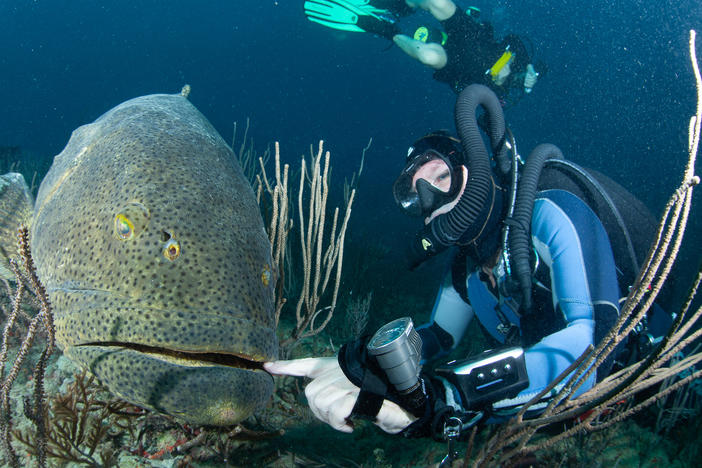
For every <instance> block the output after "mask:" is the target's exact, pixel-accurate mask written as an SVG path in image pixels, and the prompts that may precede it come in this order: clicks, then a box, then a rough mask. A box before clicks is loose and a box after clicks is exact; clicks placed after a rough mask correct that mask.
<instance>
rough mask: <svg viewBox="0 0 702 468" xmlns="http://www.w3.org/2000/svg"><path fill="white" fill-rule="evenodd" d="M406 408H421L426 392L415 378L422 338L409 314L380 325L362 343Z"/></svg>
mask: <svg viewBox="0 0 702 468" xmlns="http://www.w3.org/2000/svg"><path fill="white" fill-rule="evenodd" d="M366 348H367V349H368V353H369V354H371V355H372V356H374V357H375V358H376V360H377V361H378V365H379V366H380V368H381V369H383V371H384V372H385V375H387V377H388V380H389V381H390V383H392V384H393V386H394V387H395V388H396V389H397V391H398V392H400V396H401V397H402V399H403V400H405V402H406V403H407V405H408V406H409V407H410V410H411V411H412V412H413V413H415V412H422V411H423V408H424V403H425V401H426V395H425V394H424V388H423V385H422V384H421V383H422V382H421V380H420V379H419V371H420V370H421V366H420V365H419V361H420V359H421V357H422V339H421V338H420V336H419V333H417V330H415V329H414V323H413V322H412V319H411V318H409V317H402V318H399V319H396V320H393V321H392V322H390V323H387V324H385V325H383V326H382V327H380V329H378V331H377V332H375V335H373V337H372V338H371V339H370V341H369V342H368V344H367V345H366Z"/></svg>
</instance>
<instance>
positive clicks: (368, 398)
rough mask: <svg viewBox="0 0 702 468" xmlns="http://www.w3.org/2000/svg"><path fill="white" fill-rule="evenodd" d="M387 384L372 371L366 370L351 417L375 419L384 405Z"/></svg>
mask: <svg viewBox="0 0 702 468" xmlns="http://www.w3.org/2000/svg"><path fill="white" fill-rule="evenodd" d="M386 390H387V386H386V385H385V383H383V381H381V380H380V379H379V378H378V377H377V376H376V375H375V374H373V373H372V372H366V373H365V374H364V376H363V382H362V383H361V391H360V392H359V394H358V398H357V399H356V404H354V405H353V409H352V410H351V416H350V417H351V418H356V417H358V418H363V419H368V420H369V421H375V419H376V418H377V417H378V413H379V412H380V407H381V406H383V400H384V398H383V397H382V396H381V395H385V393H386Z"/></svg>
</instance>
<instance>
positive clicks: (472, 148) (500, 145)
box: [433, 84, 511, 246]
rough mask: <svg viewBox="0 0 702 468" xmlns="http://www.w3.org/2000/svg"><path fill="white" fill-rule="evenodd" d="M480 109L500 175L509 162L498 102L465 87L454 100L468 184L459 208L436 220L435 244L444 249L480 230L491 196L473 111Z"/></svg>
mask: <svg viewBox="0 0 702 468" xmlns="http://www.w3.org/2000/svg"><path fill="white" fill-rule="evenodd" d="M478 106H483V108H484V109H485V111H486V113H487V116H488V123H489V125H488V134H489V137H490V144H491V146H492V148H493V152H494V153H495V159H496V160H497V165H498V168H499V170H500V172H501V173H503V174H506V173H507V172H509V170H510V167H511V161H510V160H509V157H508V155H507V148H506V147H505V144H504V142H505V119H504V115H503V114H502V107H501V105H500V101H499V99H498V98H497V96H495V93H493V92H492V91H491V90H490V88H488V87H487V86H483V85H478V84H473V85H470V86H468V87H466V88H465V89H464V90H463V91H462V92H461V94H460V95H459V96H458V99H457V100H456V111H455V118H456V129H457V131H458V136H459V137H460V139H461V144H462V146H463V151H464V153H465V155H466V162H467V167H468V181H467V182H466V188H465V191H464V192H463V195H462V196H461V198H460V200H459V201H458V204H457V205H456V206H455V207H454V208H453V209H452V210H451V211H449V212H448V213H446V214H445V215H443V216H439V217H438V218H436V220H435V222H436V223H438V225H437V226H435V227H436V228H438V229H433V232H434V233H435V235H436V236H437V238H438V240H439V241H440V242H441V243H442V244H444V245H447V246H448V245H452V244H454V243H456V241H458V240H459V239H460V238H461V237H462V236H463V235H464V234H466V232H467V231H468V230H469V229H470V228H471V227H473V229H476V230H477V229H480V228H481V227H482V225H478V224H479V223H477V221H478V216H479V215H480V214H481V212H482V211H483V208H484V207H485V205H486V202H487V199H488V196H489V195H490V194H491V193H492V183H493V182H492V170H491V167H490V156H489V155H488V151H487V149H486V148H485V144H484V143H483V138H482V135H481V133H480V129H479V127H478V119H477V117H476V111H477V108H478Z"/></svg>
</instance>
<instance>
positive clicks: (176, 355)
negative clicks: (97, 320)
mask: <svg viewBox="0 0 702 468" xmlns="http://www.w3.org/2000/svg"><path fill="white" fill-rule="evenodd" d="M74 346H75V347H78V348H80V347H89V346H96V347H107V348H109V347H114V348H123V349H129V350H132V351H136V352H138V353H142V354H146V355H150V356H155V357H157V358H159V359H162V360H165V361H171V362H173V361H176V362H180V363H190V365H193V366H207V365H217V366H225V367H235V368H237V369H244V370H251V371H255V370H261V371H263V361H257V360H255V359H253V358H252V357H249V356H244V355H238V354H228V353H203V352H187V351H177V350H173V349H168V348H161V347H158V346H149V345H143V344H138V343H124V342H119V341H108V342H93V343H81V344H78V345H74Z"/></svg>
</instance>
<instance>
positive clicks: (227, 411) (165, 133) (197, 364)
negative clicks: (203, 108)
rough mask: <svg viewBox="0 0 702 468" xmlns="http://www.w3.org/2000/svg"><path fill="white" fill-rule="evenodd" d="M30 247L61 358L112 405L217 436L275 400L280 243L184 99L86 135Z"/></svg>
mask: <svg viewBox="0 0 702 468" xmlns="http://www.w3.org/2000/svg"><path fill="white" fill-rule="evenodd" d="M31 243H32V248H33V253H34V257H35V263H36V265H37V271H38V274H39V277H40V279H41V280H42V282H43V283H44V286H45V287H46V289H47V291H48V293H49V297H50V299H51V302H52V304H53V307H54V312H55V316H56V337H57V341H58V343H59V345H60V346H61V347H62V349H63V351H64V353H65V354H66V355H67V356H68V357H69V358H71V359H72V360H74V361H76V362H77V363H78V364H80V365H82V366H83V367H85V368H87V369H89V370H91V371H92V372H93V373H94V374H95V375H96V376H97V377H98V378H99V379H100V380H101V381H102V382H103V383H104V384H105V385H107V386H108V388H109V389H110V390H111V391H112V392H113V393H115V394H117V395H119V396H121V397H122V398H124V399H126V400H128V401H130V402H132V403H135V404H137V405H140V406H144V407H147V408H151V409H154V410H156V411H160V412H162V413H166V414H170V415H173V416H175V417H177V418H179V419H181V420H183V421H186V422H189V423H192V424H214V425H228V424H234V423H236V422H239V421H241V420H242V419H244V418H246V417H248V416H249V415H251V414H252V413H253V412H254V411H255V410H256V409H258V408H260V407H261V406H262V405H263V404H265V402H266V401H267V400H268V398H269V397H270V394H271V392H272V386H273V383H272V378H271V377H270V375H269V374H267V373H266V372H264V371H263V370H261V369H260V364H256V363H260V362H263V361H268V360H271V359H275V358H276V357H277V349H278V342H277V338H276V334H275V330H274V317H273V288H274V281H271V280H270V272H271V271H272V266H271V257H270V244H269V242H268V238H267V236H266V233H265V230H264V227H263V222H262V219H261V216H260V212H259V208H258V205H257V203H256V200H255V197H254V194H253V191H252V189H251V187H250V185H249V183H248V181H247V180H246V178H245V177H244V175H243V173H242V170H241V168H240V167H239V165H238V163H237V160H236V158H235V156H234V154H233V153H232V151H231V149H230V148H229V147H228V146H227V145H226V143H225V142H224V141H223V140H222V138H221V137H220V135H219V134H218V133H217V132H216V130H215V129H214V128H213V127H212V126H211V124H210V123H209V122H208V121H207V120H206V119H205V117H204V116H203V115H202V114H200V112H199V111H198V110H197V109H196V108H195V107H194V106H193V105H192V104H190V102H189V101H188V100H187V99H186V98H185V97H182V96H181V95H150V96H143V97H139V98H135V99H132V100H129V101H126V102H124V103H122V104H120V105H119V106H117V107H115V108H113V109H112V110H110V111H108V112H107V113H105V114H104V115H103V116H101V117H100V118H98V119H97V120H96V121H95V122H93V123H91V124H88V125H84V126H82V127H80V128H78V129H76V130H75V131H74V132H73V134H72V136H71V138H70V141H69V142H68V144H67V146H66V148H65V149H64V150H63V151H62V152H61V153H60V154H59V155H58V156H56V158H55V160H54V163H53V165H52V167H51V169H50V170H49V173H48V174H47V176H46V178H45V179H44V180H43V181H42V184H41V186H40V188H39V192H38V195H37V200H36V203H35V208H34V216H33V220H32V226H31ZM204 353H208V354H204ZM229 356H237V357H240V358H243V359H244V360H245V361H241V362H245V363H246V366H245V367H244V368H240V367H234V366H232V365H230V364H231V362H230V361H229V360H228V357H229Z"/></svg>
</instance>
